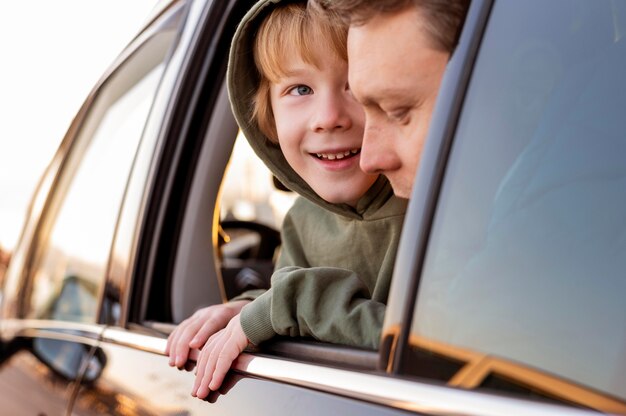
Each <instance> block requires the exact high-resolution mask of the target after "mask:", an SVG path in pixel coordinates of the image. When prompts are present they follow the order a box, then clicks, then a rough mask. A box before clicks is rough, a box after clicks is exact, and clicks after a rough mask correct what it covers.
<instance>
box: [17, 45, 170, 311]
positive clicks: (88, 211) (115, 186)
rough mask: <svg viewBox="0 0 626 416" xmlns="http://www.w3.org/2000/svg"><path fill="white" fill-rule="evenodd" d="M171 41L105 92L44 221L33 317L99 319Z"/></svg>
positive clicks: (140, 56) (136, 61)
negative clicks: (123, 207) (122, 213)
mask: <svg viewBox="0 0 626 416" xmlns="http://www.w3.org/2000/svg"><path fill="white" fill-rule="evenodd" d="M171 41H172V37H171V36H167V37H163V36H155V37H154V38H153V39H151V40H150V41H149V42H147V43H146V45H144V46H143V47H142V48H141V49H140V50H139V51H138V52H137V53H135V54H134V55H133V56H132V57H131V58H130V59H129V60H128V61H127V62H126V63H124V64H123V65H122V66H121V67H120V68H119V69H118V70H117V72H116V73H115V74H113V75H112V76H111V78H109V80H108V81H107V82H106V83H105V84H104V85H103V86H102V87H101V89H100V91H99V92H98V94H97V98H96V100H95V101H94V102H93V104H92V106H91V108H90V111H89V113H88V115H87V117H86V119H85V122H84V124H83V126H82V128H81V130H80V132H79V134H78V136H77V137H76V139H75V141H74V143H73V145H72V148H71V150H70V152H71V154H70V155H69V157H68V161H67V162H66V165H65V166H64V168H63V171H62V173H61V176H60V179H59V182H58V183H59V185H58V187H57V189H56V194H55V195H54V197H53V199H52V201H53V202H52V204H51V206H50V209H49V210H48V212H47V216H46V219H45V220H44V232H43V233H42V234H43V236H44V238H43V239H42V245H41V246H40V247H39V253H38V255H37V258H36V262H35V267H34V269H33V270H34V274H33V289H32V297H31V303H30V308H29V310H28V316H29V317H33V318H38V319H58V320H66V321H82V322H95V320H96V315H97V313H96V309H97V306H98V299H99V294H100V292H101V290H102V289H103V288H102V286H103V284H104V277H105V276H104V275H105V272H106V267H107V263H108V258H109V251H110V247H111V242H112V239H113V232H114V229H115V222H116V221H117V216H118V212H119V209H120V204H121V201H122V197H123V195H124V190H125V188H126V182H127V180H128V175H129V172H130V169H131V166H132V163H133V159H134V157H135V153H136V151H137V146H138V144H139V140H140V138H141V133H142V130H143V126H144V124H145V121H146V118H147V116H148V112H149V110H150V105H151V102H152V99H153V96H154V94H155V92H156V89H157V86H158V83H159V79H160V76H161V74H162V72H163V69H164V66H165V64H164V61H165V58H166V56H167V51H168V48H169V46H170V45H171Z"/></svg>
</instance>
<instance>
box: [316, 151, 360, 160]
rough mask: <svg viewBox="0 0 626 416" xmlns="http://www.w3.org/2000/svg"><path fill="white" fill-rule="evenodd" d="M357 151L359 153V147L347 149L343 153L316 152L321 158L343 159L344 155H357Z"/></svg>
mask: <svg viewBox="0 0 626 416" xmlns="http://www.w3.org/2000/svg"><path fill="white" fill-rule="evenodd" d="M357 153H359V149H352V150H346V151H345V152H341V153H316V155H317V157H318V158H320V159H326V160H335V159H343V158H344V157H348V156H350V155H356V154H357Z"/></svg>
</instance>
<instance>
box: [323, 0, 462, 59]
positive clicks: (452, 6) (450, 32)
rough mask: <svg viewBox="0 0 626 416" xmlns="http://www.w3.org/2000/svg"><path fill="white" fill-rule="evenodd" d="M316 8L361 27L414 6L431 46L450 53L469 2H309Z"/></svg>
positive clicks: (440, 0)
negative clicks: (420, 16)
mask: <svg viewBox="0 0 626 416" xmlns="http://www.w3.org/2000/svg"><path fill="white" fill-rule="evenodd" d="M311 2H312V3H313V5H314V6H315V7H316V8H318V9H323V10H325V11H327V12H333V13H338V14H339V15H340V16H341V17H342V18H343V19H344V20H346V21H347V22H349V23H350V24H351V25H355V26H358V25H362V24H364V23H366V22H367V21H368V20H369V19H371V18H372V17H374V16H375V15H376V14H380V13H394V12H400V11H402V10H405V9H407V8H409V7H415V8H416V9H417V10H419V11H420V12H421V13H423V14H424V17H425V19H424V20H425V22H426V24H425V30H426V32H427V34H428V35H429V37H430V39H431V41H432V42H433V47H435V48H437V49H440V50H443V51H446V52H449V53H452V51H453V50H454V48H455V46H456V43H457V39H458V36H459V32H460V29H461V26H462V23H463V21H464V19H465V14H466V13H467V9H468V7H469V3H470V0H376V1H372V0H311Z"/></svg>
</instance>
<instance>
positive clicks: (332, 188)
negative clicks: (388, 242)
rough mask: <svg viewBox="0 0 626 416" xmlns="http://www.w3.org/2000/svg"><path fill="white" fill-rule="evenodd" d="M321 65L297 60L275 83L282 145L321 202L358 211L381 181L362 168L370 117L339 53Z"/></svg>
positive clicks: (274, 100)
mask: <svg viewBox="0 0 626 416" xmlns="http://www.w3.org/2000/svg"><path fill="white" fill-rule="evenodd" d="M293 55H297V54H293ZM319 61H320V62H322V64H323V66H322V67H321V68H317V67H316V66H314V65H312V64H308V63H305V62H304V61H303V60H302V59H300V58H299V57H298V56H294V57H293V58H291V60H290V61H289V62H286V69H287V75H285V76H284V77H282V78H281V79H280V80H279V81H278V82H277V83H272V84H271V86H270V99H271V104H272V110H273V112H274V118H275V121H276V130H277V133H278V142H279V144H280V147H281V149H282V152H283V154H284V155H285V159H287V162H288V163H289V164H290V165H291V167H292V168H293V170H294V171H295V172H296V173H297V174H298V175H300V177H301V178H302V179H304V181H306V182H307V183H308V184H309V186H310V187H311V188H312V189H313V190H314V191H315V192H316V193H317V194H318V195H319V196H320V197H321V198H323V199H325V200H326V201H328V202H331V203H347V204H350V205H352V206H354V205H356V202H357V201H358V200H359V198H361V196H363V194H364V193H365V192H366V191H367V190H368V189H369V188H370V186H372V184H373V183H374V182H375V181H376V178H377V177H378V175H377V174H366V173H364V172H363V171H362V170H361V169H360V167H359V161H360V157H361V156H360V152H361V143H362V141H363V125H364V119H365V117H364V114H363V109H362V108H361V106H360V105H359V104H358V103H357V102H356V101H355V99H354V98H353V97H352V93H351V92H350V90H349V88H348V64H347V63H346V62H345V61H343V60H342V59H341V58H339V57H336V56H335V55H334V54H330V55H328V56H326V57H325V59H320V60H319Z"/></svg>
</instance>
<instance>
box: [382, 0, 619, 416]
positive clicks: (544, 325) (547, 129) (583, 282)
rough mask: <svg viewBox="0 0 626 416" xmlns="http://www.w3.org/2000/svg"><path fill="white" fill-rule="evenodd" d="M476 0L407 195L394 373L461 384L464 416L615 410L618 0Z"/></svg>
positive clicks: (391, 339) (395, 296) (391, 332)
mask: <svg viewBox="0 0 626 416" xmlns="http://www.w3.org/2000/svg"><path fill="white" fill-rule="evenodd" d="M473 3H474V4H473V6H474V7H473V8H472V11H470V16H469V17H468V23H470V24H471V19H472V18H479V17H480V16H481V14H476V11H477V8H476V7H475V6H477V4H476V3H477V2H473ZM481 3H482V2H481ZM488 3H490V2H484V4H483V5H482V7H484V9H483V13H482V20H483V21H484V22H485V24H484V32H483V30H479V31H476V32H475V33H474V37H473V39H474V41H475V42H474V43H473V45H474V46H472V42H464V40H465V41H469V40H470V38H468V37H467V36H466V37H465V39H462V41H461V45H460V48H459V50H458V51H457V54H456V55H455V57H454V58H453V61H452V62H451V64H450V68H449V69H448V73H447V75H446V79H445V81H444V86H443V87H442V94H444V97H443V100H440V102H439V107H438V109H437V112H436V113H435V116H434V119H433V124H432V128H431V133H430V137H429V138H428V142H427V143H428V144H427V149H426V150H425V152H424V157H425V158H427V160H431V161H438V162H437V163H433V164H429V165H424V166H422V167H421V168H420V173H419V174H418V177H417V178H418V180H417V183H416V187H415V188H414V198H413V199H412V201H411V204H410V206H409V212H408V221H407V223H406V224H405V227H410V228H415V229H418V230H427V231H424V232H423V233H421V234H420V233H414V234H409V233H405V234H403V241H402V247H405V248H406V247H411V248H412V249H411V250H408V249H407V250H406V251H401V253H400V254H399V256H398V262H397V269H396V272H397V273H402V275H403V276H405V275H404V273H406V274H407V275H408V274H411V275H413V276H414V277H417V279H416V280H414V282H413V285H414V286H413V287H412V289H411V290H410V291H409V292H408V293H407V292H406V287H407V285H406V284H403V283H401V282H400V279H402V278H403V277H402V276H395V277H398V278H399V279H398V280H394V283H393V285H394V287H393V289H392V294H391V296H390V305H392V304H394V303H395V302H398V303H401V302H405V307H406V308H407V309H408V313H407V309H405V310H404V311H403V312H400V311H399V310H395V308H393V309H392V310H391V311H390V312H391V316H389V317H388V318H389V320H390V322H389V323H390V324H391V325H389V326H388V327H387V332H386V337H387V342H388V343H389V344H392V343H396V344H397V345H399V348H398V349H397V350H396V351H395V359H394V362H393V364H392V366H391V367H392V369H393V370H392V371H393V372H394V373H397V374H401V375H403V376H406V377H409V378H412V379H414V380H429V381H431V382H434V383H441V384H442V385H443V384H445V385H447V386H449V387H452V388H455V389H457V391H464V392H465V391H467V390H472V391H476V392H477V393H476V394H475V396H476V397H477V398H478V397H480V398H482V399H483V401H482V403H479V402H476V403H474V404H472V405H470V404H469V403H464V405H465V407H463V408H457V411H458V412H463V413H464V414H485V412H487V411H488V410H487V409H495V408H497V407H498V406H500V405H501V404H502V403H501V399H502V398H514V397H517V398H522V399H524V401H520V402H518V403H517V404H516V405H514V406H513V407H512V408H511V409H509V410H508V411H501V413H500V414H513V412H515V413H516V414H540V413H543V412H547V413H548V414H550V413H551V412H554V414H570V413H571V414H577V413H578V412H580V411H582V409H586V410H587V411H588V412H589V414H595V412H602V413H610V414H626V380H625V379H624V374H626V372H625V370H626V369H625V367H624V365H625V363H626V336H625V335H626V333H625V332H624V328H626V326H625V322H626V321H625V319H626V306H625V305H626V303H624V301H623V296H622V295H623V293H624V291H625V290H626V278H625V275H624V267H625V266H626V264H625V263H624V259H626V251H625V247H626V246H624V236H625V235H626V234H625V233H626V229H625V228H624V224H626V211H625V209H624V208H625V205H624V204H625V203H626V199H625V195H626V193H625V192H624V191H625V190H626V169H625V168H624V167H625V166H626V165H624V163H623V161H624V157H625V156H626V142H625V141H624V131H625V128H626V123H625V121H624V120H625V119H624V117H623V108H625V106H626V83H625V82H624V77H623V73H624V70H626V54H624V51H625V46H626V42H624V40H625V39H624V36H623V34H624V31H623V28H624V25H623V22H624V18H625V17H626V2H624V1H569V0H558V1H553V2H549V3H546V2H542V1H534V0H533V1H525V2H523V3H522V2H516V1H508V0H496V1H494V2H492V4H488ZM469 29H470V27H466V32H465V33H464V35H467V34H468V33H467V31H468V30H469ZM478 40H480V42H478ZM464 46H465V47H466V48H467V49H465V52H464V49H463V48H464ZM460 60H465V61H466V62H469V63H471V67H472V70H471V72H469V71H468V70H467V69H465V70H462V68H463V65H460V63H461V62H460ZM463 85H466V86H467V88H466V89H465V88H464V87H462V86H463ZM458 86H461V87H462V88H463V89H462V90H461V91H458V90H457V93H456V94H455V95H453V94H450V95H449V96H448V99H446V97H445V95H446V89H449V90H448V92H450V91H452V90H453V89H456V88H458ZM450 123H453V124H452V125H453V126H454V128H450V126H451V124H450ZM442 125H447V126H448V127H449V128H448V129H439V127H440V126H442ZM433 128H435V129H437V130H433ZM398 268H399V270H398ZM395 277H394V279H395ZM407 317H409V318H410V320H411V324H410V327H407V326H404V325H402V324H401V322H402V321H404V322H406V318H407ZM478 392H480V393H478ZM549 404H557V405H560V406H563V407H561V408H558V407H555V408H551V407H550V405H549ZM565 406H567V407H565ZM489 411H491V410H489Z"/></svg>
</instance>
